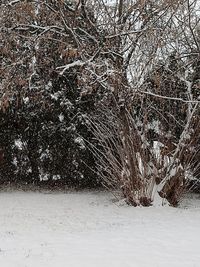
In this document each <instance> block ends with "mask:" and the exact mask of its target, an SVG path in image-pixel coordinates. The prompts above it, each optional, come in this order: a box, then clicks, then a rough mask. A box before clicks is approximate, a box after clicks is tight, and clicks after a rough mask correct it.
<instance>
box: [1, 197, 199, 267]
mask: <svg viewBox="0 0 200 267" xmlns="http://www.w3.org/2000/svg"><path fill="white" fill-rule="evenodd" d="M0 266H1V267H32V266H34V267H79V266H80V267H96V266H97V267H111V266H113V267H143V266H144V267H165V266H166V267H179V266H180V267H199V266H200V197H199V198H198V197H197V198H196V199H186V200H184V202H183V203H182V207H181V208H171V207H157V208H155V207H150V208H133V207H128V206H126V205H118V203H117V202H114V201H113V196H112V195H111V194H109V193H105V192H82V193H66V194H64V193H49V194H47V193H46V194H45V193H36V192H1V193H0Z"/></svg>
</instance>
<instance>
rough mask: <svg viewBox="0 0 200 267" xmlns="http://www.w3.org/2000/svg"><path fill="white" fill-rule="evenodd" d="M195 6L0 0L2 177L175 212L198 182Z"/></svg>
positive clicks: (183, 0) (199, 48) (199, 54)
mask: <svg viewBox="0 0 200 267" xmlns="http://www.w3.org/2000/svg"><path fill="white" fill-rule="evenodd" d="M197 2H198V1H192V2H191V1H189V0H180V1H179V0H176V1H170V0H169V1H164V0H163V1H162V0H160V1H157V2H156V1H155V2H153V1H139V0H138V1H132V0H126V1H122V0H120V1H116V2H115V1H114V3H113V2H112V3H111V4H109V3H108V2H107V1H92V0H91V1H89V0H88V1H85V0H80V1H20V0H19V1H18V0H17V1H2V3H1V14H0V15H1V16H0V24H1V32H0V39H1V40H2V44H1V71H0V75H1V87H0V101H1V103H0V104H1V109H0V149H1V150H0V154H1V157H0V159H1V160H0V164H1V169H0V177H1V182H16V183H19V182H20V181H22V182H26V183H36V184H41V183H44V181H47V183H50V184H51V185H55V184H61V185H63V184H67V185H69V186H76V187H77V186H78V187H81V186H82V187H83V186H96V185H98V184H100V183H101V182H102V181H103V183H104V184H105V185H106V186H109V187H114V188H117V189H121V190H122V193H123V195H124V197H125V199H126V201H127V202H128V203H129V204H132V205H140V204H141V205H145V206H148V205H150V204H151V203H152V201H153V198H154V196H155V194H156V193H158V195H159V196H160V197H161V198H166V199H167V200H168V201H169V202H170V204H172V205H176V204H177V202H178V199H179V198H180V195H181V194H182V192H183V191H184V190H185V188H186V185H188V181H189V180H193V183H194V184H195V183H196V181H197V180H198V175H199V129H200V124H199V88H200V87H199V86H200V84H199V81H200V76H199V75H200V74H199V73H200V71H199V70H200V69H199V68H200V67H199V66H200V43H199V39H200V37H199V34H200V33H199V26H198V24H199V18H198V12H197V10H198V3H197ZM99 179H101V181H100V182H99Z"/></svg>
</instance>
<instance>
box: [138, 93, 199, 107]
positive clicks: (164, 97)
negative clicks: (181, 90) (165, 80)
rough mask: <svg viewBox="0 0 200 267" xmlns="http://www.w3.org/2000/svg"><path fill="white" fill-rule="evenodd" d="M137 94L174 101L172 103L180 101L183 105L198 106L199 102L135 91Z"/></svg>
mask: <svg viewBox="0 0 200 267" xmlns="http://www.w3.org/2000/svg"><path fill="white" fill-rule="evenodd" d="M137 93H139V94H146V95H151V96H154V97H157V98H162V99H167V100H174V101H180V102H183V103H193V104H200V101H199V100H185V99H183V98H179V97H171V96H164V95H158V94H154V93H151V92H145V91H141V90H140V91H137Z"/></svg>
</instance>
